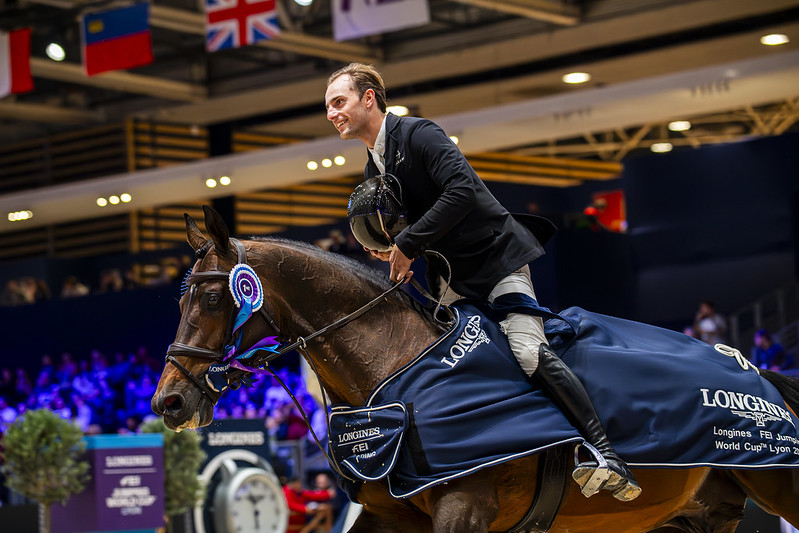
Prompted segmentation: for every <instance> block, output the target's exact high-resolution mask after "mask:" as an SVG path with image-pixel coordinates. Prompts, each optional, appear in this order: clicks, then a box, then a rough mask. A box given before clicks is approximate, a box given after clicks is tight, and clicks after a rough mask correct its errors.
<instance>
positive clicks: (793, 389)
mask: <svg viewBox="0 0 799 533" xmlns="http://www.w3.org/2000/svg"><path fill="white" fill-rule="evenodd" d="M760 375H761V376H762V377H764V378H766V381H768V382H769V383H771V384H772V385H774V387H775V388H776V389H777V392H779V393H780V394H781V395H782V398H783V399H784V400H785V403H787V404H788V407H790V408H791V410H792V411H793V412H794V414H796V415H797V416H799V379H796V378H792V377H790V376H786V375H785V374H780V373H779V372H774V371H771V370H766V369H764V368H761V369H760Z"/></svg>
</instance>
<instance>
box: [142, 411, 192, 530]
mask: <svg viewBox="0 0 799 533" xmlns="http://www.w3.org/2000/svg"><path fill="white" fill-rule="evenodd" d="M141 431H142V433H162V434H163V435H164V494H165V496H164V513H165V514H166V523H167V528H168V530H169V531H171V517H173V516H175V515H179V514H180V513H183V512H185V511H186V510H188V509H191V508H192V507H194V506H195V505H197V504H198V503H199V502H201V501H203V500H204V499H205V486H204V485H203V483H202V482H201V481H200V479H199V477H198V473H199V470H200V466H201V465H202V463H203V461H204V460H205V452H203V450H202V448H201V447H200V440H201V437H200V436H199V435H198V434H197V433H196V432H194V431H181V432H180V433H177V432H175V431H172V430H170V429H167V427H166V426H165V425H164V421H163V420H162V419H160V418H159V419H156V420H151V421H149V422H146V423H145V424H143V425H142V427H141Z"/></svg>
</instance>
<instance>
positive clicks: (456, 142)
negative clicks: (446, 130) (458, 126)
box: [449, 135, 460, 144]
mask: <svg viewBox="0 0 799 533" xmlns="http://www.w3.org/2000/svg"><path fill="white" fill-rule="evenodd" d="M449 138H450V140H451V141H452V142H454V143H455V144H458V142H459V141H460V139H458V136H457V135H450V136H449Z"/></svg>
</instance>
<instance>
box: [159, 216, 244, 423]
mask: <svg viewBox="0 0 799 533" xmlns="http://www.w3.org/2000/svg"><path fill="white" fill-rule="evenodd" d="M203 211H204V213H205V226H206V228H207V229H208V231H209V233H210V238H206V237H205V235H203V233H202V231H201V230H200V228H199V227H198V226H197V224H196V223H195V222H194V220H193V219H192V218H191V217H190V216H189V215H185V218H186V238H187V241H188V243H189V245H191V247H192V249H193V250H194V251H195V255H196V256H197V262H196V263H195V265H194V267H193V269H192V273H191V275H190V276H189V277H188V278H187V281H186V284H187V286H188V288H187V290H186V292H185V293H184V294H183V295H182V296H181V299H180V309H181V320H180V325H179V326H178V331H177V334H176V336H175V342H174V343H173V344H172V345H171V346H170V347H169V350H168V352H167V353H168V355H167V358H166V360H167V364H166V365H165V368H164V371H163V373H162V375H161V379H160V380H159V382H158V387H157V389H156V391H155V394H154V395H153V398H152V400H151V407H152V410H153V411H154V412H155V413H156V414H159V415H162V416H163V417H164V422H165V424H166V425H167V426H168V427H169V428H171V429H176V430H180V429H184V428H196V427H200V426H205V425H208V424H209V423H210V422H211V421H212V419H213V407H214V405H215V404H216V402H217V401H218V400H219V397H220V396H221V392H220V391H219V390H217V389H215V388H214V387H213V386H212V384H211V383H210V382H209V381H208V380H207V379H206V375H207V373H208V370H209V369H210V368H211V366H212V365H213V364H215V363H219V362H221V361H222V359H223V357H224V354H223V351H224V348H225V344H226V343H227V341H228V339H227V338H226V337H227V336H228V335H229V324H230V321H231V315H233V314H234V307H235V304H234V302H233V297H232V294H231V292H230V290H229V289H228V272H229V271H230V270H231V269H232V268H233V266H234V265H235V264H236V261H237V260H238V257H237V254H236V250H235V246H234V245H233V243H232V241H231V239H230V232H229V230H228V228H227V226H226V225H225V223H224V221H223V220H222V217H221V216H220V215H219V214H218V213H217V212H216V211H214V210H213V209H211V208H210V207H207V206H203ZM170 363H171V364H170ZM184 378H188V379H184Z"/></svg>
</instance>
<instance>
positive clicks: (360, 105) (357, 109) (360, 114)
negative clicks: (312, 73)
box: [325, 74, 374, 140]
mask: <svg viewBox="0 0 799 533" xmlns="http://www.w3.org/2000/svg"><path fill="white" fill-rule="evenodd" d="M373 93H374V91H372V90H371V89H368V90H367V91H366V92H365V93H364V95H363V96H362V97H359V96H358V93H357V92H356V90H355V87H354V85H353V83H352V79H351V78H350V76H349V75H346V74H345V75H343V76H339V77H338V78H336V79H335V80H333V82H332V83H331V84H330V85H329V86H328V87H327V91H326V92H325V107H326V108H327V120H329V121H330V122H332V123H333V126H334V127H335V128H336V130H337V131H338V133H339V135H340V136H341V138H342V139H361V140H364V139H363V137H364V135H365V131H366V124H367V107H366V102H368V101H369V99H370V98H373V97H372V94H373Z"/></svg>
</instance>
